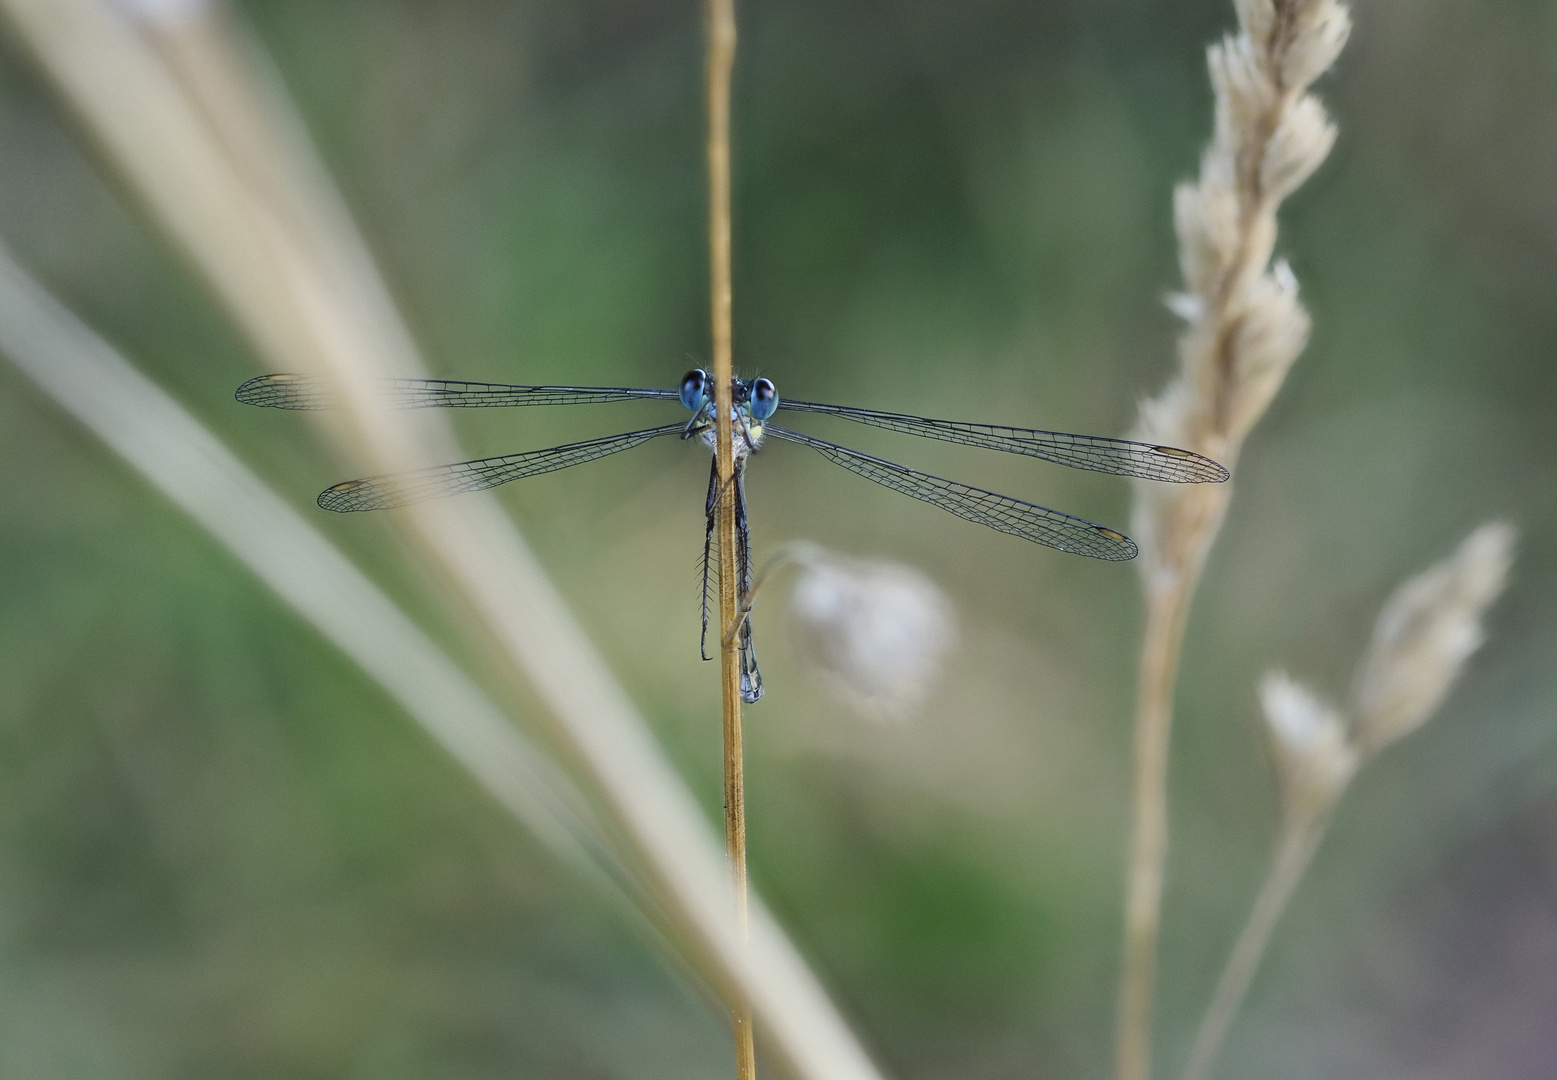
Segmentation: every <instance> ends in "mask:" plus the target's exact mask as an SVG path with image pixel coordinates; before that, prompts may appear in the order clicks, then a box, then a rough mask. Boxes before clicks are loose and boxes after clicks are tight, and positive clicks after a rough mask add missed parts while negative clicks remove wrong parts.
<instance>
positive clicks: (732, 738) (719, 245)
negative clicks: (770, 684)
mask: <svg viewBox="0 0 1557 1080" xmlns="http://www.w3.org/2000/svg"><path fill="white" fill-rule="evenodd" d="M705 14H706V22H707V26H706V28H705V29H706V34H707V46H706V50H707V51H706V63H707V70H706V75H707V81H708V85H707V93H708V291H709V315H710V319H711V321H712V323H713V326H712V330H713V368H714V371H713V376H714V416H715V440H714V459H715V463H716V465H717V468H718V474H719V490H720V491H721V492H723V493H724V496H723V497H722V498H720V499H719V501H718V510H717V513H718V522H717V526H716V527H717V528H718V530H719V626H720V628H721V629H720V634H719V677H720V689H721V705H722V709H721V711H722V713H723V729H724V841H725V854H726V857H727V858H728V859H729V862H730V885H731V888H732V890H733V891H734V893H735V918H736V923H737V924H738V926H739V929H740V931H741V933H742V934H744V933H745V932H746V928H747V922H748V916H747V900H746V779H745V764H744V756H743V753H742V749H741V675H740V666H739V660H738V654H737V646H736V643H735V641H734V634H735V631H736V628H737V623H738V620H740V619H744V618H747V617H749V616H748V614H747V613H745V612H742V611H741V610H740V589H739V574H740V572H741V571H740V569H739V567H737V565H736V548H735V498H734V494H735V449H734V447H735V442H734V417H733V409H734V401H733V398H732V396H731V390H732V384H731V379H732V377H733V375H734V371H733V357H732V355H731V353H732V344H731V325H730V304H731V295H732V290H731V284H730V71H731V69H732V68H733V67H734V65H735V2H734V0H707V5H706V7H705ZM730 1019H731V1024H732V1026H733V1028H734V1034H735V1075H736V1077H737V1078H738V1080H755V1077H756V1075H757V1051H756V1043H755V1038H754V1035H753V1032H752V1023H751V1006H750V1005H749V1004H747V1002H746V1001H745V999H744V998H743V997H742V996H741V995H740V994H738V993H737V994H735V995H733V996H732V998H731V1001H730Z"/></svg>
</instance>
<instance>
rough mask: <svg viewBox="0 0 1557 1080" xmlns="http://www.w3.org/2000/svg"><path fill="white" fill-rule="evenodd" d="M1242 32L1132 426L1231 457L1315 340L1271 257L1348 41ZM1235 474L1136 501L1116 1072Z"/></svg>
mask: <svg viewBox="0 0 1557 1080" xmlns="http://www.w3.org/2000/svg"><path fill="white" fill-rule="evenodd" d="M1236 8H1237V12H1238V23H1239V31H1238V33H1236V34H1232V35H1229V36H1228V37H1227V38H1226V39H1224V40H1223V41H1222V42H1221V43H1220V44H1217V45H1213V46H1212V47H1211V49H1210V51H1209V57H1208V59H1209V66H1210V71H1211V82H1212V86H1213V89H1214V90H1215V93H1216V125H1215V131H1214V134H1213V136H1212V140H1211V145H1210V146H1209V147H1208V148H1207V149H1206V152H1205V155H1204V157H1203V158H1202V159H1201V165H1200V177H1199V179H1198V180H1197V181H1196V182H1194V183H1186V184H1183V185H1181V186H1180V187H1179V188H1178V190H1177V191H1176V192H1175V193H1174V224H1175V227H1176V230H1177V232H1178V239H1179V263H1180V267H1181V269H1182V271H1183V274H1184V291H1183V292H1182V293H1179V294H1176V295H1175V296H1173V297H1172V298H1171V300H1170V302H1171V306H1172V307H1173V309H1174V310H1175V311H1176V312H1177V313H1178V314H1179V315H1180V316H1182V317H1183V318H1184V320H1185V321H1186V323H1187V324H1188V325H1187V328H1186V330H1185V332H1184V334H1183V336H1182V338H1181V339H1180V341H1179V373H1178V375H1177V377H1176V378H1175V379H1174V380H1173V381H1172V382H1171V383H1169V385H1168V386H1167V388H1166V389H1165V390H1164V391H1163V392H1162V393H1161V394H1160V395H1159V396H1158V397H1156V398H1154V399H1152V400H1149V401H1147V402H1145V403H1143V405H1142V407H1141V416H1140V422H1139V424H1138V425H1137V428H1136V437H1137V438H1140V439H1142V440H1144V441H1147V442H1153V443H1161V444H1164V445H1169V446H1182V447H1184V448H1186V449H1189V450H1195V451H1198V452H1199V453H1202V454H1205V455H1207V456H1208V457H1212V458H1215V459H1216V460H1218V461H1220V462H1221V463H1222V464H1224V465H1226V466H1227V467H1228V469H1229V470H1234V469H1235V466H1236V463H1237V458H1238V452H1239V449H1240V448H1241V447H1242V445H1243V440H1244V437H1245V436H1246V435H1247V434H1248V433H1249V431H1250V429H1251V428H1252V427H1253V426H1254V424H1255V423H1256V422H1257V421H1258V420H1259V418H1260V416H1261V415H1262V414H1263V413H1264V412H1265V409H1266V406H1267V405H1269V403H1270V400H1271V398H1272V397H1274V396H1275V394H1276V391H1277V390H1278V389H1279V388H1280V386H1281V383H1282V380H1283V379H1284V378H1285V377H1286V373H1287V369H1288V368H1289V367H1290V366H1291V364H1292V362H1293V361H1294V360H1295V359H1297V356H1298V353H1300V352H1301V351H1302V349H1303V346H1304V344H1306V342H1307V340H1308V331H1309V320H1308V315H1307V313H1306V312H1305V311H1304V310H1303V308H1302V305H1301V304H1299V302H1298V298H1297V282H1296V280H1295V279H1294V278H1293V276H1292V272H1291V270H1290V269H1288V267H1287V266H1286V264H1285V263H1277V264H1276V265H1275V266H1272V265H1271V254H1272V251H1273V249H1274V246H1275V242H1276V210H1277V208H1278V207H1279V206H1280V204H1281V201H1282V200H1283V199H1284V198H1286V196H1287V195H1289V194H1291V192H1292V191H1293V190H1294V189H1295V188H1296V187H1297V186H1298V185H1299V184H1301V183H1302V182H1303V181H1304V180H1305V179H1307V178H1308V176H1309V175H1310V174H1312V173H1313V171H1314V170H1315V169H1316V168H1318V167H1319V164H1320V163H1321V162H1322V161H1323V160H1324V159H1325V156H1326V155H1327V154H1328V153H1329V151H1330V147H1331V144H1332V143H1333V142H1334V140H1335V128H1334V127H1333V126H1332V125H1331V124H1330V122H1329V120H1328V119H1327V118H1326V116H1325V112H1324V108H1323V107H1322V106H1321V105H1320V104H1319V101H1318V100H1317V99H1316V98H1315V97H1313V96H1312V95H1311V94H1309V93H1307V90H1308V87H1309V86H1310V85H1311V84H1312V83H1313V81H1314V80H1315V79H1316V78H1318V76H1319V75H1320V74H1321V73H1322V72H1324V70H1325V69H1326V68H1328V67H1329V66H1330V64H1331V62H1332V61H1334V59H1335V57H1336V56H1337V54H1338V53H1339V52H1340V50H1341V47H1342V45H1343V44H1345V41H1346V37H1347V33H1348V31H1349V29H1350V25H1351V24H1350V19H1349V16H1348V15H1347V12H1346V9H1345V7H1343V6H1342V5H1341V4H1339V3H1338V2H1336V0H1237V2H1236ZM1231 497H1232V485H1231V483H1228V484H1155V485H1154V484H1148V483H1144V482H1138V483H1137V484H1136V487H1135V504H1134V510H1133V514H1132V521H1133V523H1134V529H1133V532H1134V533H1135V537H1136V539H1137V540H1138V541H1139V543H1140V547H1141V556H1140V564H1139V565H1140V571H1141V579H1142V586H1143V589H1144V592H1145V601H1146V612H1145V628H1144V630H1143V635H1142V643H1141V657H1140V666H1139V672H1138V682H1137V689H1136V707H1135V749H1134V756H1135V764H1134V778H1133V788H1134V808H1133V813H1132V822H1131V840H1130V852H1129V857H1128V863H1127V870H1126V885H1125V893H1126V894H1125V918H1124V949H1123V965H1122V972H1121V976H1120V988H1119V1006H1118V1018H1117V1027H1116V1037H1115V1071H1116V1076H1117V1078H1118V1080H1147V1078H1148V1077H1149V1076H1150V1074H1151V1018H1152V994H1153V986H1154V982H1155V977H1156V976H1155V973H1156V957H1157V937H1158V928H1159V924H1160V911H1161V902H1162V880H1163V868H1164V865H1165V863H1166V860H1167V842H1168V827H1167V766H1168V742H1169V732H1170V729H1171V726H1172V720H1173V690H1174V683H1175V681H1176V677H1177V673H1178V664H1179V652H1180V645H1181V643H1182V640H1183V635H1184V625H1185V621H1186V619H1187V617H1188V613H1189V608H1190V602H1191V599H1192V597H1193V596H1194V593H1195V588H1196V585H1197V584H1198V582H1199V578H1200V572H1201V568H1202V567H1203V566H1204V565H1205V560H1206V555H1207V553H1208V552H1209V551H1210V549H1211V545H1212V543H1213V541H1214V540H1215V539H1216V534H1217V532H1218V530H1219V529H1220V528H1221V524H1222V518H1223V516H1224V514H1225V513H1226V511H1227V504H1228V500H1229V499H1230V498H1231Z"/></svg>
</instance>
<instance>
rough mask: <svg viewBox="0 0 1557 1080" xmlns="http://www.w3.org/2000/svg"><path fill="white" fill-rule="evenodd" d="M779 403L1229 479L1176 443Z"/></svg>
mask: <svg viewBox="0 0 1557 1080" xmlns="http://www.w3.org/2000/svg"><path fill="white" fill-rule="evenodd" d="M779 408H780V409H789V410H791V411H793V412H810V413H825V414H827V415H828V416H841V417H843V419H845V420H853V421H854V422H855V423H857V424H869V425H870V426H871V427H879V428H886V429H887V430H888V431H901V432H903V433H904V434H906V435H919V436H922V437H924V438H926V439H940V440H941V441H943V442H953V443H961V444H962V445H963V446H978V447H982V448H984V449H986V450H1003V451H1005V452H1006V453H1008V454H1023V455H1025V456H1027V457H1035V458H1042V459H1043V460H1044V461H1052V462H1054V463H1055V464H1057V465H1068V466H1070V467H1071V468H1073V469H1090V470H1091V471H1093V472H1102V473H1113V474H1114V475H1116V476H1134V477H1138V478H1140V479H1142V480H1165V481H1167V482H1169V483H1176V484H1206V483H1210V484H1220V483H1221V482H1222V481H1224V480H1226V479H1227V470H1226V469H1224V468H1223V467H1222V466H1221V465H1219V464H1218V463H1216V462H1215V461H1212V460H1211V459H1210V458H1208V457H1204V456H1202V455H1200V454H1196V453H1193V452H1192V451H1189V450H1180V449H1179V448H1178V447H1176V446H1155V445H1153V444H1151V443H1140V442H1130V441H1129V440H1127V439H1109V438H1105V437H1103V436H1101V435H1068V434H1066V433H1065V432H1063V431H1036V430H1033V429H1031V428H1016V427H1005V426H1002V425H999V424H965V423H962V422H961V421H957V420H930V419H927V418H926V417H922V416H908V415H906V414H904V413H889V412H878V411H876V410H875V409H852V408H850V407H849V406H847V405H821V404H818V403H817V402H814V401H789V400H786V399H780V401H779Z"/></svg>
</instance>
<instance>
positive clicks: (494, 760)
mask: <svg viewBox="0 0 1557 1080" xmlns="http://www.w3.org/2000/svg"><path fill="white" fill-rule="evenodd" d="M0 352H4V353H5V355H6V356H8V357H9V358H10V359H11V361H12V362H13V363H14V364H15V365H16V366H17V367H18V368H20V369H21V370H22V371H23V372H24V373H26V374H27V375H28V376H29V377H30V378H31V379H32V380H33V381H34V382H35V383H37V384H38V385H39V386H40V387H42V388H43V390H44V391H45V392H46V393H47V394H48V395H49V396H50V397H52V398H53V399H54V400H55V401H56V402H58V403H59V404H60V405H61V406H62V407H63V408H64V409H65V410H66V411H67V412H69V413H70V414H71V415H72V416H74V417H75V418H76V419H77V420H79V421H80V422H81V423H82V424H83V425H85V426H86V427H87V429H88V430H90V431H91V432H92V433H93V434H95V435H97V436H98V437H99V438H100V439H102V440H103V442H105V443H107V444H108V446H109V447H110V448H111V449H112V450H113V451H114V452H115V453H117V454H118V455H119V456H120V457H122V458H124V459H125V460H126V461H127V462H129V463H130V464H131V465H132V466H134V467H135V469H136V470H138V471H139V472H140V473H141V474H142V475H144V476H145V477H146V478H147V479H148V480H150V481H151V482H152V484H154V485H155V486H156V487H157V488H158V490H160V491H161V492H162V493H163V494H164V495H166V496H167V497H168V498H170V499H172V500H173V501H174V502H175V503H177V504H178V505H179V506H180V507H181V508H182V509H183V510H184V511H185V512H186V513H188V514H189V516H190V517H192V518H194V519H195V521H196V522H198V523H199V524H200V525H201V526H202V527H204V528H205V529H206V530H207V531H209V532H210V533H211V535H213V536H214V537H216V539H217V540H219V541H220V542H221V543H222V544H224V545H225V546H226V547H227V548H228V549H229V550H230V551H232V553H233V554H234V555H236V556H237V557H238V559H239V560H240V561H241V562H242V563H243V564H244V565H245V566H247V567H248V568H249V569H250V570H251V571H253V572H254V574H255V576H257V577H258V578H259V579H260V580H261V581H263V582H265V584H266V585H268V586H270V588H271V589H273V590H274V591H275V592H276V594H277V595H278V596H280V597H281V599H282V600H284V601H285V602H286V603H287V604H289V605H291V607H292V608H293V609H294V610H296V611H297V612H298V614H300V615H302V616H303V618H305V619H306V620H308V622H309V623H311V624H312V625H313V626H314V628H315V629H317V630H318V631H319V633H320V634H322V635H323V636H324V637H325V638H326V639H328V640H329V641H330V642H331V643H333V644H334V645H335V646H336V647H337V648H339V649H340V650H341V651H342V652H344V653H345V654H346V655H347V656H349V657H350V658H351V659H352V661H353V662H355V663H356V664H357V666H358V667H360V668H362V670H363V671H364V672H366V673H367V674H368V675H369V676H370V677H371V678H372V679H373V680H374V681H375V682H377V683H378V684H379V685H380V686H381V687H383V688H384V690H385V691H386V692H387V693H388V694H389V696H390V697H391V698H393V699H394V700H395V701H396V702H398V703H399V704H400V706H401V707H402V708H404V709H405V711H406V712H408V713H409V714H410V715H411V716H412V717H413V718H415V720H416V721H417V722H418V723H419V724H421V725H422V727H424V728H426V730H427V732H428V733H429V734H430V735H432V737H433V738H434V739H435V740H436V741H437V742H438V743H439V745H441V746H442V747H443V748H444V749H445V750H447V751H448V752H449V754H450V755H451V756H452V757H454V758H455V760H457V761H458V762H459V763H460V764H461V765H463V766H464V767H465V768H466V769H468V770H469V771H470V773H471V774H472V775H473V776H474V777H475V778H476V779H477V780H478V781H479V782H480V783H481V785H482V786H483V787H484V788H486V789H487V791H488V792H490V793H491V794H492V796H493V797H494V798H496V799H497V801H498V802H499V803H501V804H502V805H503V806H504V807H505V808H507V809H508V810H509V811H510V812H511V813H512V814H513V815H514V816H515V817H516V818H518V819H519V821H520V822H522V823H523V824H524V825H525V827H526V828H528V829H530V831H531V832H533V833H534V834H535V835H536V836H537V837H538V838H539V839H540V840H541V841H542V842H543V843H544V844H546V846H547V847H548V848H550V849H551V850H552V851H553V852H554V853H556V854H557V855H558V856H560V857H561V858H563V859H564V860H565V861H567V862H568V863H569V864H570V865H572V866H573V867H574V868H575V869H578V870H580V871H581V872H584V873H586V874H587V875H588V876H589V877H591V878H592V879H595V880H596V881H597V882H598V881H601V880H609V878H603V876H602V874H601V869H602V863H601V862H599V861H595V860H601V859H605V858H607V857H606V856H605V855H604V853H603V852H601V851H600V849H599V848H598V844H597V841H596V839H595V834H596V833H597V832H598V826H597V825H593V824H591V823H589V822H588V820H587V815H588V813H589V808H588V804H587V803H586V802H585V801H584V799H583V798H582V796H581V795H579V793H578V792H577V791H576V790H574V789H573V786H572V784H571V782H570V781H569V780H568V779H567V778H566V777H565V776H564V775H562V774H561V773H560V772H559V771H558V770H557V769H556V767H555V766H554V765H552V764H551V763H550V762H549V761H547V760H546V759H545V757H544V756H542V755H541V754H540V753H539V752H538V751H537V750H536V749H535V748H534V747H533V746H532V745H531V744H530V743H529V741H528V740H527V739H525V737H524V736H523V735H521V734H520V733H519V732H518V731H516V730H514V728H513V727H512V726H511V725H510V724H509V723H508V721H507V719H506V718H505V717H504V716H503V714H502V712H501V711H500V710H499V709H498V707H497V706H496V705H495V704H493V703H492V701H491V700H490V699H489V698H487V697H486V695H485V694H483V693H482V691H481V690H480V689H479V688H478V687H477V686H476V685H475V684H474V683H473V682H472V681H471V680H470V679H469V677H467V676H466V675H465V673H464V672H462V671H461V670H460V669H459V668H458V667H456V666H455V664H454V663H453V662H452V661H451V660H449V659H448V657H446V656H444V655H443V653H442V652H440V651H439V649H438V647H437V645H435V644H434V643H433V642H432V640H431V639H429V638H428V637H427V635H426V634H424V633H423V632H422V631H421V630H420V629H418V628H417V626H416V625H415V624H414V623H412V622H411V620H410V619H409V618H408V617H407V616H406V615H405V613H404V612H402V611H401V610H400V609H399V608H398V607H397V606H396V605H395V604H394V602H393V601H391V600H390V599H389V598H388V597H387V596H385V595H384V593H383V592H381V591H380V590H379V589H378V587H377V586H375V585H374V584H373V583H372V582H371V581H369V580H368V578H367V577H366V576H364V575H363V573H362V572H361V571H360V570H358V569H357V567H356V566H355V565H353V564H352V562H351V561H350V560H349V559H347V558H346V556H345V555H343V554H341V552H340V551H339V550H338V549H336V548H335V547H334V545H332V544H331V543H330V542H329V541H328V540H327V539H325V537H324V536H323V535H322V534H321V533H320V532H319V531H318V530H316V529H315V528H314V527H313V526H311V525H309V524H308V522H306V521H304V520H303V518H302V516H301V515H300V514H298V512H297V511H296V510H294V509H293V508H292V507H291V506H289V505H288V504H287V503H286V502H285V501H284V500H283V499H282V498H281V497H280V496H279V495H277V494H276V493H275V492H273V491H272V490H270V488H269V487H267V486H266V485H265V482H264V481H262V480H261V479H260V478H259V477H258V476H256V475H255V474H254V473H252V472H250V471H249V470H248V469H247V468H246V467H245V466H244V465H243V463H242V462H240V461H239V460H238V459H237V457H235V456H234V455H233V453H232V452H231V451H230V450H228V449H227V447H226V446H224V445H223V444H222V442H221V441H220V440H219V439H218V438H217V437H216V436H215V435H213V434H212V433H211V432H210V431H209V430H207V429H206V428H205V427H204V426H203V425H201V423H200V422H199V421H198V420H196V419H195V418H194V417H193V416H191V415H190V414H189V413H188V412H186V411H185V410H184V408H183V407H182V406H180V405H179V404H178V403H177V402H176V401H174V400H173V399H172V398H171V397H169V396H168V395H167V394H166V393H165V392H164V391H162V390H161V389H160V388H159V387H157V386H156V384H154V383H153V382H152V381H151V380H150V379H148V378H146V376H144V375H142V374H141V373H140V372H139V371H137V370H136V369H135V368H134V367H133V366H132V365H131V364H130V363H129V361H127V360H125V359H124V357H122V356H121V355H119V353H118V352H116V351H115V350H114V348H113V347H112V346H111V345H109V344H108V343H107V342H106V341H104V340H103V339H102V338H100V337H98V336H97V335H96V334H95V333H93V331H92V330H91V329H90V328H89V327H87V326H86V325H84V324H83V323H82V322H81V321H80V320H79V319H77V318H76V316H75V315H73V314H72V313H71V312H70V311H69V310H67V309H66V308H65V307H64V306H63V305H61V304H60V303H59V302H58V301H57V300H55V299H54V298H53V297H52V296H50V295H49V294H48V293H47V292H46V291H44V289H43V288H42V287H41V286H40V285H38V284H37V283H36V282H35V281H33V280H32V279H31V278H30V277H29V276H28V274H27V273H26V271H25V270H23V269H22V268H21V267H20V266H19V265H17V263H16V262H15V260H14V259H13V258H12V257H11V255H10V253H9V252H8V251H6V250H5V248H4V247H0ZM591 853H593V856H594V857H593V859H592V858H591Z"/></svg>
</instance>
